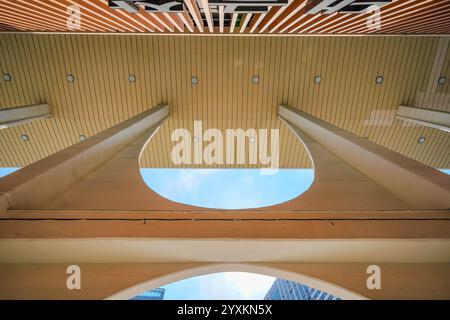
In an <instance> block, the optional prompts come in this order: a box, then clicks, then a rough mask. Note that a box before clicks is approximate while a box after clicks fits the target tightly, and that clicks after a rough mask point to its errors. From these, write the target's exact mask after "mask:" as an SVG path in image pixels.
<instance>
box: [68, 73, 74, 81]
mask: <svg viewBox="0 0 450 320" xmlns="http://www.w3.org/2000/svg"><path fill="white" fill-rule="evenodd" d="M66 79H67V81H69V82H74V81H75V77H74V76H73V74H68V75H67V77H66Z"/></svg>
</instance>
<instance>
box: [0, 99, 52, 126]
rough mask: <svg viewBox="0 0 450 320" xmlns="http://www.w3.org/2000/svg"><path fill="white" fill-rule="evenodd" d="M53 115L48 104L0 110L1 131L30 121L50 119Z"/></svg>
mask: <svg viewBox="0 0 450 320" xmlns="http://www.w3.org/2000/svg"><path fill="white" fill-rule="evenodd" d="M51 116H52V113H51V111H50V107H49V106H48V104H36V105H32V106H23V107H17V108H9V109H3V110H0V129H5V128H8V127H12V126H17V125H19V124H24V123H27V122H30V121H34V120H39V119H45V118H50V117H51Z"/></svg>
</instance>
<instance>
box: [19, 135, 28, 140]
mask: <svg viewBox="0 0 450 320" xmlns="http://www.w3.org/2000/svg"><path fill="white" fill-rule="evenodd" d="M20 140H22V141H28V140H30V138H29V137H28V135H26V134H23V135H21V136H20Z"/></svg>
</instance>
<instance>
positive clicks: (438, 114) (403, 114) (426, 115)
mask: <svg viewBox="0 0 450 320" xmlns="http://www.w3.org/2000/svg"><path fill="white" fill-rule="evenodd" d="M395 118H396V119H399V120H403V121H408V122H412V123H416V124H420V125H422V126H426V127H431V128H435V129H438V130H443V131H447V132H450V112H445V111H441V110H431V109H423V108H416V107H407V106H400V107H398V110H397V112H396V114H395Z"/></svg>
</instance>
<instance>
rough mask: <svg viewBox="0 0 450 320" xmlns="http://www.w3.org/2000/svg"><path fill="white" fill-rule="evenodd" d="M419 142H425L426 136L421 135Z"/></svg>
mask: <svg viewBox="0 0 450 320" xmlns="http://www.w3.org/2000/svg"><path fill="white" fill-rule="evenodd" d="M417 142H418V143H420V144H422V143H425V137H420V138H419V140H417Z"/></svg>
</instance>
